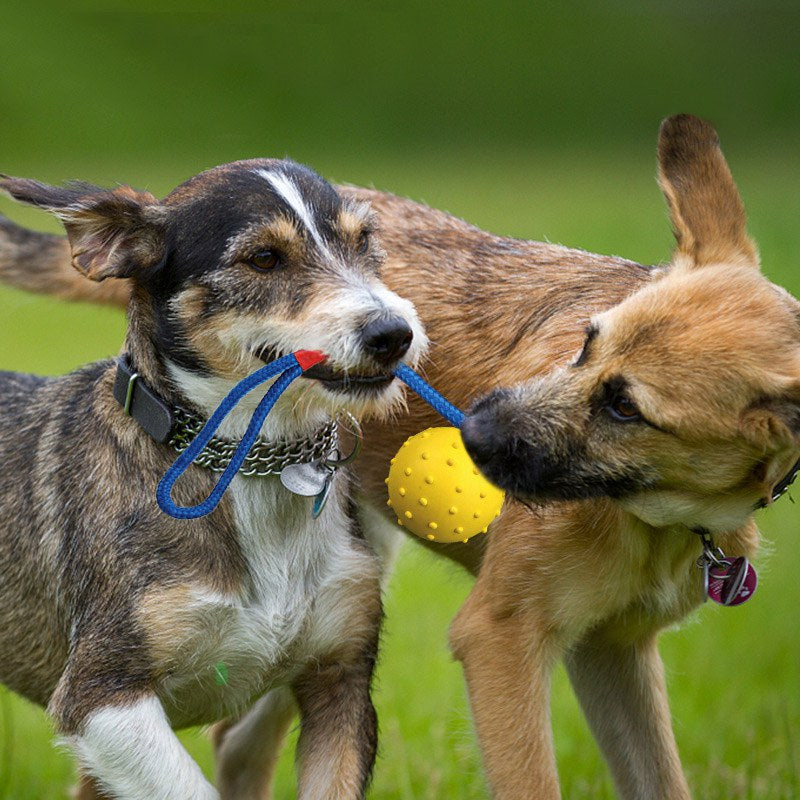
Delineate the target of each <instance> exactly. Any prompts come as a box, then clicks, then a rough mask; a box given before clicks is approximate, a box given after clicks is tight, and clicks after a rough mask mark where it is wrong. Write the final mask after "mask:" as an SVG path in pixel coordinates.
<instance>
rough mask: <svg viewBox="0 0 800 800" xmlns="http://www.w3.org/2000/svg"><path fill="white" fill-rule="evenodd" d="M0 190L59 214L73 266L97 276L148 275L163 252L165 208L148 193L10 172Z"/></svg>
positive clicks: (21, 200)
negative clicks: (56, 181)
mask: <svg viewBox="0 0 800 800" xmlns="http://www.w3.org/2000/svg"><path fill="white" fill-rule="evenodd" d="M0 189H2V190H3V191H5V192H7V193H8V194H9V195H10V196H11V197H13V198H14V199H15V200H19V201H20V202H23V203H28V204H30V205H34V206H38V207H39V208H43V209H45V210H47V211H51V212H52V213H53V214H55V215H56V216H57V217H58V218H59V219H60V220H61V221H62V222H63V223H64V227H65V229H66V231H67V237H68V238H69V243H70V247H71V249H72V264H73V266H74V267H75V268H76V269H77V270H78V271H79V272H81V273H82V274H84V275H85V276H86V277H87V278H91V279H92V280H94V281H102V280H103V279H105V278H131V277H135V276H137V275H144V274H145V273H146V271H147V270H149V269H150V268H152V267H153V266H155V265H156V264H158V263H159V262H160V261H161V260H162V258H163V256H164V249H165V239H166V235H165V223H166V209H165V208H164V207H163V206H162V205H161V204H160V203H159V202H158V200H157V199H156V198H155V197H153V195H151V194H149V193H148V192H138V191H136V190H135V189H131V188H130V187H129V186H120V187H119V188H117V189H113V190H108V189H101V188H100V187H98V186H92V185H90V184H86V183H72V184H69V185H68V186H66V187H64V188H60V187H55V186H48V185H47V184H44V183H39V182H38V181H33V180H28V179H26V178H9V177H6V176H0Z"/></svg>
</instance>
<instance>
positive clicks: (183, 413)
mask: <svg viewBox="0 0 800 800" xmlns="http://www.w3.org/2000/svg"><path fill="white" fill-rule="evenodd" d="M172 414H173V418H174V421H175V428H174V431H173V433H172V436H171V437H170V439H169V442H168V444H169V445H170V447H172V448H173V449H174V450H177V451H178V452H179V453H182V452H183V451H184V450H186V448H187V447H188V446H189V443H190V442H191V441H192V439H194V437H195V436H197V434H198V433H199V432H200V429H201V428H202V427H203V425H204V424H205V421H204V420H203V419H201V418H200V417H198V416H196V415H195V414H192V413H191V412H190V411H187V410H186V409H185V408H181V407H180V406H176V407H174V408H173V409H172ZM238 445H239V442H237V441H232V440H231V439H221V438H220V437H218V436H213V437H212V438H211V440H210V441H209V443H208V444H207V445H206V446H205V448H204V449H203V452H202V453H200V455H199V456H197V458H196V459H195V460H194V462H193V463H194V464H196V465H197V466H198V467H205V468H206V469H210V470H211V471H212V472H224V470H225V467H227V466H228V464H229V463H230V461H231V459H232V458H233V454H234V453H235V452H236V448H237V447H238ZM338 446H339V421H338V420H336V419H332V420H330V421H329V422H326V423H325V425H323V426H322V427H321V428H319V429H318V430H317V431H316V432H315V433H314V434H312V436H310V437H309V438H308V439H295V440H283V441H277V442H276V441H270V440H268V439H265V438H263V437H261V436H259V437H258V439H256V441H255V443H254V444H253V446H252V447H251V448H250V452H248V454H247V456H245V459H244V462H243V463H242V466H241V467H239V474H240V475H258V476H261V475H278V474H280V473H281V472H282V471H283V470H284V468H286V467H288V466H289V465H290V464H309V463H312V462H315V461H320V460H322V459H325V458H328V457H330V455H331V453H333V452H334V451H335V450H336V449H337V448H338Z"/></svg>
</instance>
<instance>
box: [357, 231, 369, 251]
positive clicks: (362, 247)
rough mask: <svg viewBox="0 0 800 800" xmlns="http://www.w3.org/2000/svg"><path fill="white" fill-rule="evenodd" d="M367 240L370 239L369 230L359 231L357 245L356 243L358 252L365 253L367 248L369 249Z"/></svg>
mask: <svg viewBox="0 0 800 800" xmlns="http://www.w3.org/2000/svg"><path fill="white" fill-rule="evenodd" d="M369 240H370V234H369V231H361V234H360V236H359V237H358V245H357V248H358V252H359V253H366V252H367V250H369Z"/></svg>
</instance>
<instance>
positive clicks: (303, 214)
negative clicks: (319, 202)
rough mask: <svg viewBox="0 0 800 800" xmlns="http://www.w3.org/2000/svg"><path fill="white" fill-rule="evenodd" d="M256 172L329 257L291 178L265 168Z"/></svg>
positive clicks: (306, 206) (301, 196)
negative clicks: (281, 199)
mask: <svg viewBox="0 0 800 800" xmlns="http://www.w3.org/2000/svg"><path fill="white" fill-rule="evenodd" d="M256 173H257V174H258V175H260V176H261V177H262V178H264V179H265V180H266V181H267V182H268V183H269V184H270V185H271V186H272V188H273V189H274V190H275V191H276V192H277V193H278V194H279V195H280V196H281V197H282V198H283V199H284V201H285V202H286V204H287V205H288V206H289V208H291V209H292V211H294V212H295V214H297V216H298V217H299V218H300V221H301V222H302V223H303V226H304V227H305V229H306V230H307V231H308V232H309V234H310V235H311V238H312V239H313V240H314V243H315V244H316V245H317V247H319V249H320V250H321V251H322V253H323V254H324V255H325V256H327V257H328V258H331V257H332V256H331V252H330V250H328V246H327V245H326V244H325V242H324V241H323V239H322V236H320V233H319V231H318V230H317V226H316V224H315V223H314V215H313V213H312V211H311V208H310V207H309V206H308V204H307V203H306V201H305V199H304V198H303V195H302V194H301V193H300V190H299V189H298V188H297V185H296V184H295V183H294V181H292V179H291V178H290V177H289V176H288V175H286V174H285V173H283V172H270V171H269V170H266V169H257V170H256Z"/></svg>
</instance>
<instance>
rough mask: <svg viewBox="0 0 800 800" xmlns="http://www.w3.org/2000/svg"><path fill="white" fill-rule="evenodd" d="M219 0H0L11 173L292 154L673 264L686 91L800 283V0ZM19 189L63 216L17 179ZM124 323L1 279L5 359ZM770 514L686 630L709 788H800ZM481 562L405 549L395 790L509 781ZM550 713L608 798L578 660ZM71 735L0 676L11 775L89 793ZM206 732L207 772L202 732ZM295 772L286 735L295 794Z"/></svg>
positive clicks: (795, 672)
mask: <svg viewBox="0 0 800 800" xmlns="http://www.w3.org/2000/svg"><path fill="white" fill-rule="evenodd" d="M219 5H220V4H217V3H211V2H205V3H192V4H189V3H170V2H159V3H154V2H140V3H137V4H136V6H135V8H134V7H133V6H129V5H127V4H125V3H122V2H106V3H104V4H103V5H102V7H101V6H99V5H97V6H93V5H90V4H88V3H85V2H77V3H73V4H71V9H72V11H71V12H70V13H69V14H68V15H66V14H64V13H63V11H57V10H55V8H48V7H46V6H44V5H40V4H30V3H26V4H24V5H23V4H15V3H6V4H4V9H3V14H2V19H1V20H0V53H1V54H2V56H1V57H0V172H5V173H8V174H15V175H23V176H30V177H36V178H39V179H42V180H47V181H51V182H60V181H64V180H67V179H72V178H80V179H84V180H89V181H94V182H97V183H100V184H106V185H111V184H114V183H116V182H124V183H131V184H133V185H134V186H137V187H139V188H146V189H149V190H151V191H153V192H154V193H156V194H159V195H163V194H166V193H167V192H168V191H169V190H170V189H171V188H173V187H174V186H175V185H176V184H177V183H179V182H180V181H182V180H184V179H186V178H188V177H189V176H191V175H193V174H195V173H196V172H198V171H199V170H201V169H203V168H206V167H209V166H212V165H214V164H218V163H222V162H224V161H230V160H234V159H238V158H246V157H252V156H283V155H290V156H291V157H293V158H295V159H297V160H299V161H303V162H307V163H309V164H311V165H312V166H314V167H315V168H316V169H317V170H318V171H320V172H321V173H322V174H323V175H325V176H326V177H328V178H331V179H333V180H338V181H347V182H352V183H359V184H363V185H373V186H376V187H378V188H381V189H387V190H391V191H394V192H397V193H400V194H403V195H407V196H410V197H413V198H415V199H421V200H424V201H426V202H428V203H430V204H432V205H435V206H438V207H441V208H444V209H447V210H449V211H451V212H453V213H456V214H458V215H460V216H463V217H465V218H467V219H468V220H470V221H471V222H474V223H476V224H478V225H481V226H483V227H485V228H488V229H490V230H492V231H495V232H498V233H505V234H509V235H513V236H524V237H528V238H536V239H547V240H550V241H554V242H562V243H565V244H569V245H573V246H578V247H582V248H585V249H588V250H595V251H599V252H604V253H616V254H620V255H624V256H626V257H629V258H633V259H637V260H640V261H644V262H658V261H662V260H666V259H667V258H668V256H669V251H670V246H671V236H670V232H669V224H668V221H667V218H666V213H665V209H664V205H663V202H662V200H661V198H660V195H659V193H658V190H657V187H656V184H655V181H654V175H655V137H656V131H657V127H658V123H659V121H660V119H661V118H662V117H664V116H666V115H668V114H672V113H677V112H681V111H689V112H692V113H695V114H699V115H701V116H704V117H706V118H708V119H711V120H712V121H713V122H714V123H715V124H716V125H717V128H718V130H719V133H720V136H721V138H722V143H723V148H724V150H725V152H726V155H727V156H728V159H729V162H730V164H731V167H732V169H733V172H734V175H735V177H736V179H737V181H738V183H739V187H740V189H741V192H742V195H743V197H744V199H745V203H746V205H747V208H748V212H749V217H750V231H751V233H752V234H753V236H754V237H755V238H756V240H757V241H758V243H759V245H760V248H761V252H762V257H763V261H764V268H765V270H766V272H767V273H768V274H769V276H770V277H771V278H772V279H773V280H775V281H777V282H779V283H781V284H783V285H785V286H786V287H787V288H789V289H790V290H791V291H793V292H794V293H795V294H796V295H798V296H800V270H798V266H800V230H799V226H798V220H799V219H800V192H799V191H798V183H800V181H799V180H798V179H799V178H800V155H799V154H798V147H797V141H798V134H800V101H799V100H798V88H797V87H798V83H799V81H798V79H800V55H799V53H800V50H798V39H797V31H798V24H799V23H800V6H798V4H796V3H794V2H777V1H776V0H761V2H743V0H728V2H725V3H720V2H715V1H713V0H703V1H701V2H688V0H687V1H685V2H679V1H678V0H662V1H661V2H655V1H654V0H645V1H644V2H637V3H633V2H623V0H607V2H604V3H602V4H590V3H578V2H574V0H565V1H563V2H558V3H512V2H493V3H491V4H489V3H478V2H461V3H456V2H439V3H430V2H426V3H422V2H416V0H415V1H414V2H406V3H403V4H400V3H388V2H373V3H347V2H343V3H336V4H333V3H325V2H320V1H319V0H315V1H314V2H305V3H291V2H280V3H256V2H251V3H236V2H228V3H226V4H225V8H226V10H225V12H221V11H218V10H217V8H218V6H219ZM0 212H2V213H6V214H9V215H10V216H12V217H13V218H14V219H17V220H19V221H22V222H24V223H26V224H30V225H32V226H35V227H40V228H43V229H47V230H57V226H56V225H55V224H54V222H53V221H52V220H50V219H48V218H47V217H45V216H44V215H42V214H40V213H37V212H34V211H31V210H28V209H20V208H17V207H14V206H13V205H12V204H11V203H10V202H8V201H5V200H1V201H0ZM123 327H124V320H123V318H122V315H121V314H120V313H118V312H116V311H113V310H109V309H97V308H93V307H84V306H76V305H72V306H68V305H65V304H60V303H57V302H55V301H52V300H48V299H46V298H35V297H32V296H27V295H24V294H22V293H19V292H15V291H11V290H5V289H0V368H6V369H19V370H29V371H37V372H46V373H58V372H64V371H66V370H69V369H71V368H73V367H75V366H76V365H78V364H80V363H83V362H85V361H88V360H91V359H95V358H100V357H105V356H107V355H109V354H112V353H115V352H116V350H117V348H118V346H119V343H120V341H121V337H122V331H123ZM0 404H2V398H0ZM761 522H762V524H763V528H764V532H765V535H766V536H767V538H768V539H769V542H770V545H769V548H768V550H769V553H768V554H767V555H765V556H764V557H763V558H762V559H761V561H760V564H759V566H760V574H761V582H762V583H761V587H760V589H759V595H758V597H757V598H756V599H755V600H754V601H753V602H752V603H749V604H747V605H746V606H744V607H742V608H739V609H735V610H733V609H716V608H714V609H712V608H704V609H702V610H701V612H700V613H699V614H698V615H697V618H696V621H697V624H690V625H688V626H684V628H683V630H681V631H679V632H677V633H670V634H668V635H667V636H665V637H664V653H665V659H666V662H667V668H668V674H669V681H670V691H671V697H672V705H673V711H674V716H675V727H676V733H677V737H678V741H679V744H680V747H681V751H682V755H683V759H684V763H685V766H686V770H687V773H688V774H689V776H690V780H691V782H692V785H693V787H694V790H695V793H696V796H697V797H698V798H700V797H702V798H720V800H723V799H726V800H729V799H730V798H768V799H769V800H773V799H776V798H794V797H800V776H798V763H800V744H799V743H798V738H799V737H800V693H798V686H799V685H800V637H799V636H798V634H797V629H796V626H795V624H794V620H795V616H796V609H797V608H798V605H800V586H799V585H798V581H797V577H796V576H797V568H796V565H797V563H798V559H797V556H796V548H797V547H798V541H797V530H798V513H797V511H796V509H795V508H794V507H793V506H792V505H791V503H790V502H789V501H788V500H784V501H782V502H781V503H780V504H779V507H777V508H775V509H774V510H772V511H770V512H768V513H762V515H761ZM1 579H2V572H1V571H0V580H1ZM469 585H470V583H469V580H468V579H467V578H466V577H465V576H464V575H462V574H461V573H460V572H459V571H458V570H457V569H456V568H455V567H452V566H451V565H448V564H446V563H444V562H441V561H436V560H435V559H434V558H433V557H432V556H430V555H428V554H426V553H422V552H419V551H418V550H416V549H415V548H413V547H411V546H409V547H407V548H406V551H405V552H404V553H403V555H402V556H401V560H400V564H399V566H398V569H397V571H396V574H395V577H394V579H393V581H392V584H391V586H390V592H389V595H388V598H387V606H388V619H387V625H386V635H385V647H384V650H383V655H382V659H381V666H380V672H379V676H378V682H377V683H378V685H377V691H376V697H377V702H378V705H379V713H380V718H381V729H382V744H381V753H380V758H379V761H378V765H377V768H376V773H375V781H374V785H373V789H372V795H371V796H372V797H374V798H386V800H390V799H394V798H400V799H401V800H410V799H411V798H426V799H427V798H429V799H430V800H433V798H481V797H485V796H486V789H485V787H484V784H483V780H482V777H481V771H480V761H479V755H478V752H477V747H476V744H475V741H474V736H473V734H472V731H471V726H470V721H469V711H468V707H467V704H466V700H465V695H464V690H463V687H462V682H461V677H460V670H459V668H458V666H457V665H455V664H453V663H452V662H451V661H450V660H449V657H448V655H447V649H446V644H445V637H446V629H447V624H448V622H449V620H450V619H451V618H452V616H453V614H454V613H455V610H456V609H457V608H458V605H459V603H460V602H461V601H462V600H463V598H464V596H465V595H466V593H467V592H468V591H469ZM0 657H2V654H0ZM554 718H555V729H556V743H557V749H558V755H559V762H560V769H561V775H562V782H563V786H564V794H565V796H567V797H575V798H592V799H593V798H607V797H612V796H613V792H612V790H611V787H610V782H609V780H608V778H607V776H606V773H605V769H604V767H603V765H602V762H601V759H600V757H599V755H598V753H597V750H596V748H595V746H594V744H593V743H592V740H591V738H590V736H589V734H588V733H587V731H586V728H585V725H584V724H583V722H582V720H581V717H580V714H579V712H578V710H577V707H576V704H575V701H574V700H573V698H572V696H571V693H570V691H569V688H568V685H567V682H566V680H565V679H564V676H563V673H561V672H559V674H558V675H557V678H556V681H555V688H554ZM508 724H509V726H513V725H514V720H509V721H508ZM52 738H53V737H52V731H51V729H50V728H49V725H48V723H47V721H46V720H45V718H44V716H43V715H42V714H41V713H40V712H39V711H38V710H36V709H33V708H31V707H30V706H28V705H26V704H24V703H23V702H21V701H19V700H18V699H17V698H14V697H12V696H11V695H10V694H9V693H8V692H6V691H5V690H0V798H4V799H5V798H14V800H29V799H31V800H32V799H33V798H57V797H64V796H65V795H66V787H67V786H68V785H69V781H70V779H71V778H70V776H71V766H70V761H69V759H68V757H67V756H66V755H65V754H64V753H63V752H60V751H56V750H55V749H54V748H53V747H52V745H51V742H52ZM184 738H185V740H186V741H187V743H188V746H189V747H190V748H191V749H192V752H193V753H195V754H196V755H197V757H198V758H199V759H200V760H201V762H202V763H203V765H204V766H205V767H206V768H209V749H208V744H207V742H206V740H205V738H204V735H203V733H202V732H198V731H193V732H189V733H187V734H185V735H184ZM292 786H293V784H292V776H291V754H290V753H289V754H287V756H286V758H284V760H283V762H282V764H281V772H280V777H279V786H278V796H279V797H291V796H292V795H293V788H292Z"/></svg>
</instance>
